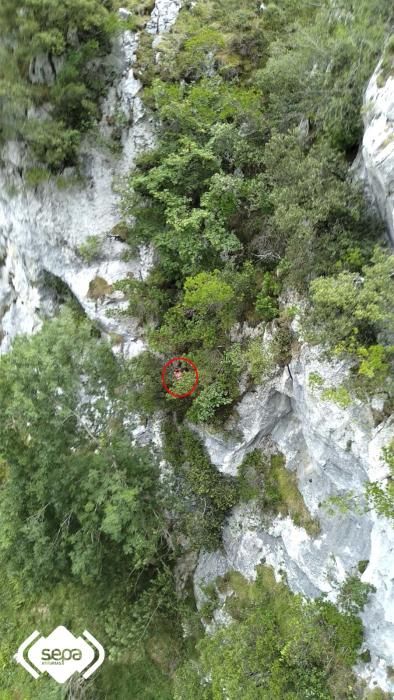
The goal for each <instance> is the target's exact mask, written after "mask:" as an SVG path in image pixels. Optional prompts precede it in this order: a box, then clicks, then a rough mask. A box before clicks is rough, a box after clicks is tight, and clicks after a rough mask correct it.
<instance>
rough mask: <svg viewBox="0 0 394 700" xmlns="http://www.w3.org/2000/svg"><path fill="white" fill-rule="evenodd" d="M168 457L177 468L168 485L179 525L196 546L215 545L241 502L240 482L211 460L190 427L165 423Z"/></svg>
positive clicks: (166, 454) (193, 545)
mask: <svg viewBox="0 0 394 700" xmlns="http://www.w3.org/2000/svg"><path fill="white" fill-rule="evenodd" d="M165 457H166V459H167V460H168V461H169V462H170V464H171V465H172V467H173V469H174V476H175V480H174V482H173V483H172V484H171V485H170V488H169V489H168V493H169V496H168V497H169V499H170V503H171V508H172V510H173V511H174V513H175V514H176V517H177V518H178V520H179V522H178V528H179V530H180V532H183V533H185V534H186V536H187V537H188V539H189V541H190V544H191V545H192V547H193V548H197V549H198V548H200V547H205V548H209V549H214V548H215V547H217V545H218V543H219V541H220V533H221V528H222V523H223V518H224V516H225V515H226V513H227V512H228V511H229V510H230V508H231V507H232V506H233V505H235V503H236V502H237V488H236V482H235V480H234V479H232V478H230V477H225V476H223V474H220V473H219V472H218V470H217V469H216V468H215V467H214V466H213V465H212V464H211V462H210V459H209V457H208V455H207V453H206V451H205V449H204V448H203V446H202V444H201V442H200V440H199V438H198V437H197V436H196V435H194V433H192V432H191V431H190V430H188V429H187V428H181V429H179V428H177V427H176V426H175V425H173V424H172V423H170V422H168V423H167V425H166V426H165Z"/></svg>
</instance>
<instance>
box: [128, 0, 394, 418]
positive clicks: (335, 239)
mask: <svg viewBox="0 0 394 700" xmlns="http://www.w3.org/2000/svg"><path fill="white" fill-rule="evenodd" d="M389 16H390V13H389V9H388V7H387V5H386V3H385V2H383V0H376V1H375V2H374V3H372V4H371V3H369V2H366V1H364V0H363V2H361V3H357V7H354V8H353V9H352V12H348V11H347V10H346V9H345V7H343V8H342V7H340V8H338V12H335V13H334V12H333V11H332V9H331V6H330V3H328V2H327V3H326V2H323V3H319V4H316V5H315V6H313V7H312V6H308V8H305V6H303V5H302V3H301V2H296V3H294V2H293V3H290V2H287V1H285V0H282V1H281V2H280V3H278V4H277V5H270V6H269V7H268V8H267V9H266V10H264V11H260V12H259V11H258V9H257V8H256V3H255V2H254V1H252V0H245V2H243V3H242V6H241V7H239V4H238V3H236V2H235V1H234V2H233V0H231V2H230V4H229V2H227V3H223V2H222V1H221V0H215V1H214V2H206V1H205V0H200V1H199V2H197V3H195V4H194V5H193V7H189V6H185V8H184V9H183V10H182V11H181V13H180V16H179V20H178V22H177V23H176V25H175V27H174V29H173V31H172V32H171V33H170V34H168V35H167V36H166V37H165V38H163V40H162V42H161V54H160V56H161V57H160V62H156V63H154V64H152V62H150V64H149V67H148V65H147V64H148V63H149V61H146V63H145V69H144V66H143V64H144V60H143V59H141V62H140V71H141V76H142V78H143V81H144V83H145V84H146V85H147V86H148V87H147V88H146V90H145V100H146V102H147V103H148V105H149V106H150V107H151V108H152V109H153V110H154V111H155V112H156V116H157V118H158V120H159V123H160V133H159V139H158V143H157V147H156V148H155V149H154V150H152V151H150V152H149V153H145V154H144V155H143V156H141V157H140V158H139V160H138V162H137V166H136V168H135V170H134V172H133V173H132V175H131V177H130V181H129V184H128V186H127V187H126V188H125V191H124V195H123V215H124V219H125V221H126V222H127V221H132V220H134V217H135V218H136V223H135V225H134V226H133V227H132V230H131V231H130V233H129V234H128V241H129V242H130V244H131V245H132V246H136V245H138V244H139V243H147V242H152V243H154V246H155V248H156V250H157V253H158V262H157V265H156V267H155V269H154V271H153V272H152V273H151V276H150V278H149V279H148V280H147V281H146V282H140V283H137V282H129V281H127V282H125V284H124V286H123V289H124V291H126V293H127V294H128V295H129V298H130V309H132V310H133V312H134V313H135V311H136V310H137V313H139V314H140V316H141V319H142V320H143V321H144V322H145V323H149V324H153V325H154V327H155V328H154V330H153V331H151V334H150V343H151V346H152V347H153V348H154V350H155V351H156V352H158V353H160V354H161V355H162V356H163V357H168V356H171V354H175V353H182V354H189V355H190V356H191V357H192V358H193V359H194V360H195V361H196V363H197V364H198V366H199V367H200V368H201V384H200V392H199V393H198V394H196V396H195V398H194V402H193V405H191V406H190V407H189V409H188V413H187V415H188V418H189V419H190V420H192V421H195V422H203V423H204V422H209V423H214V424H215V423H219V422H223V421H224V420H225V419H226V418H227V417H228V415H229V412H230V411H231V407H232V405H233V404H234V402H235V401H236V400H237V399H238V397H239V377H240V374H242V373H244V372H246V371H247V372H248V373H249V375H250V377H251V379H252V380H253V381H262V380H264V379H266V378H267V377H268V376H269V375H270V374H271V373H272V371H274V370H275V367H276V365H277V364H282V365H283V364H286V363H287V362H288V361H289V359H290V357H291V353H292V344H293V340H294V339H293V337H292V333H291V331H290V323H289V321H290V320H291V319H289V318H287V317H286V311H285V309H283V308H282V304H281V295H282V293H286V291H288V290H289V289H292V288H294V287H295V288H297V289H298V290H299V291H301V292H302V294H303V295H304V296H305V295H307V296H308V294H309V288H310V295H309V298H310V301H311V308H308V310H307V314H306V318H307V319H310V320H311V321H313V323H309V324H307V325H309V326H310V327H311V329H313V333H312V330H311V333H310V335H313V340H315V341H316V342H319V343H321V342H323V343H324V344H325V345H326V346H327V347H331V348H332V349H335V351H336V352H342V353H351V355H352V356H353V357H354V361H355V368H354V372H353V374H354V379H355V381H356V384H357V391H358V392H361V393H362V394H365V393H370V392H373V391H374V390H375V389H376V388H380V387H381V386H382V385H383V384H384V383H385V382H386V380H387V377H388V376H389V372H390V369H391V363H392V349H391V347H390V345H389V343H388V342H386V339H385V336H384V334H383V335H382V331H384V327H385V324H387V325H388V323H389V316H387V313H388V310H389V300H390V299H391V298H392V292H391V290H390V281H391V277H392V275H391V271H392V265H393V262H392V261H393V258H392V256H389V255H387V252H386V251H383V250H381V249H379V248H376V249H375V252H374V246H375V243H376V233H377V232H379V225H377V222H376V220H374V219H373V217H372V216H371V215H370V214H369V213H368V212H367V210H366V206H365V204H364V201H363V197H362V195H361V193H360V192H359V191H358V190H357V187H356V186H355V184H354V183H352V182H351V181H350V178H349V177H348V176H347V172H348V164H349V159H350V158H351V157H352V155H353V154H354V150H355V148H356V146H357V144H358V139H359V137H360V134H361V129H362V123H361V114H360V111H361V99H362V92H363V87H364V84H365V81H366V80H367V78H368V77H369V75H370V74H371V73H372V71H373V68H374V65H375V63H376V61H377V58H378V56H379V52H380V47H381V42H382V40H383V39H384V36H385V30H386V22H387V20H388V19H389ZM371 22H372V25H373V31H371V30H370V23H371ZM367 28H368V29H367ZM367 34H368V41H367V40H366V38H365V37H366V35H367ZM322 95H324V99H322ZM355 305H356V306H357V309H358V310H359V312H357V313H356V321H355V322H353V318H354V311H355ZM358 313H359V317H358ZM383 317H385V318H386V319H387V320H386V321H385V320H384V318H383ZM245 321H247V322H248V323H249V324H250V325H252V326H256V325H257V324H258V323H261V322H263V324H264V323H270V322H271V323H272V322H273V324H274V331H275V332H274V335H273V343H274V345H272V346H271V347H269V348H267V347H264V348H263V347H262V343H261V341H260V338H256V339H254V340H251V341H249V342H246V341H241V344H240V349H239V352H238V351H237V352H238V357H237V361H236V362H234V361H233V360H231V361H230V362H229V360H228V358H229V351H230V350H231V347H232V345H233V342H232V341H231V332H230V331H231V328H232V327H233V326H234V324H235V323H241V324H242V323H244V322H245ZM278 326H279V328H278ZM275 343H276V347H275ZM345 390H346V391H348V392H349V393H350V394H351V391H350V389H348V388H347V387H346V388H345V389H343V390H342V389H340V390H338V391H339V392H340V395H339V394H338V395H337V394H335V396H333V397H332V398H335V399H338V400H339V401H340V403H341V405H344V403H345V399H344V396H345V394H344V391H345Z"/></svg>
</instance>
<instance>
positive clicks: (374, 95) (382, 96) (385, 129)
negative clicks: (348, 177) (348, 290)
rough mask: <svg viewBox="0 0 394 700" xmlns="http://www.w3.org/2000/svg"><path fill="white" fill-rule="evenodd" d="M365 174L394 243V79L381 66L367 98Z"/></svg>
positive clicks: (365, 112) (369, 88) (362, 166)
mask: <svg viewBox="0 0 394 700" xmlns="http://www.w3.org/2000/svg"><path fill="white" fill-rule="evenodd" d="M364 124H365V132H364V139H363V145H362V152H361V171H362V175H363V177H364V179H365V180H366V182H367V184H368V186H369V188H370V191H371V192H372V194H373V197H374V199H375V202H376V204H377V207H378V209H379V211H380V213H381V216H382V218H383V220H384V221H385V223H386V225H387V229H388V232H389V235H390V238H391V242H392V243H394V76H388V77H387V76H385V75H384V72H382V64H381V63H380V64H379V65H378V67H377V69H376V71H375V73H374V74H373V76H372V78H371V80H370V82H369V85H368V87H367V90H366V93H365V98H364Z"/></svg>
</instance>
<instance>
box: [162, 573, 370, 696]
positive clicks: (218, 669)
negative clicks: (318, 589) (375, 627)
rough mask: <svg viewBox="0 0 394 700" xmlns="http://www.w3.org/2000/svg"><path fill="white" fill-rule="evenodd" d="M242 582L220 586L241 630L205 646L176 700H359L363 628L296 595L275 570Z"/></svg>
mask: <svg viewBox="0 0 394 700" xmlns="http://www.w3.org/2000/svg"><path fill="white" fill-rule="evenodd" d="M241 579H242V577H240V576H239V575H236V574H232V573H230V574H229V575H227V577H226V578H225V579H222V580H219V581H218V582H217V585H218V586H219V587H220V590H221V591H222V592H223V591H227V592H231V591H232V595H231V596H230V597H229V598H227V602H226V606H225V607H226V609H227V610H228V612H230V614H232V615H233V616H235V619H236V622H234V623H232V624H230V625H229V626H226V627H221V628H219V629H218V630H216V631H215V633H214V634H213V635H212V636H207V637H205V638H204V639H203V640H201V642H200V643H199V644H198V651H199V657H198V659H197V660H192V661H189V662H187V664H185V665H184V666H183V667H182V668H181V669H180V670H179V671H178V672H177V674H176V680H175V698H176V700H183V699H184V700H186V699H189V698H190V697H193V698H197V699H198V700H200V699H203V700H208V699H211V700H213V699H214V698H218V699H219V698H222V697H223V696H224V695H225V696H226V697H227V698H229V700H238V698H240V697H242V698H247V699H248V700H249V699H250V700H257V698H259V700H272V698H274V699H275V700H285V699H288V700H290V699H291V700H305V699H306V698H311V700H312V698H313V700H317V698H319V699H321V700H331V698H336V699H337V700H339V699H341V700H345V699H346V698H347V699H348V700H350V699H352V700H353V699H354V698H355V697H356V694H355V679H354V676H353V674H352V671H351V667H352V664H353V663H354V662H355V660H356V658H357V650H358V648H359V646H360V643H361V640H362V626H361V622H360V620H358V618H356V617H355V616H353V615H351V614H341V613H339V612H338V611H337V610H336V608H335V607H334V606H333V605H332V604H330V603H327V602H322V601H321V600H318V601H314V602H311V601H309V602H306V601H304V600H303V599H302V598H301V596H296V595H293V594H292V593H290V591H289V590H288V589H287V587H286V586H285V585H284V584H282V583H275V580H274V576H273V573H272V572H271V571H270V570H268V569H264V568H260V570H259V574H258V578H257V581H256V582H255V583H254V584H247V583H246V581H242V580H241Z"/></svg>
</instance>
